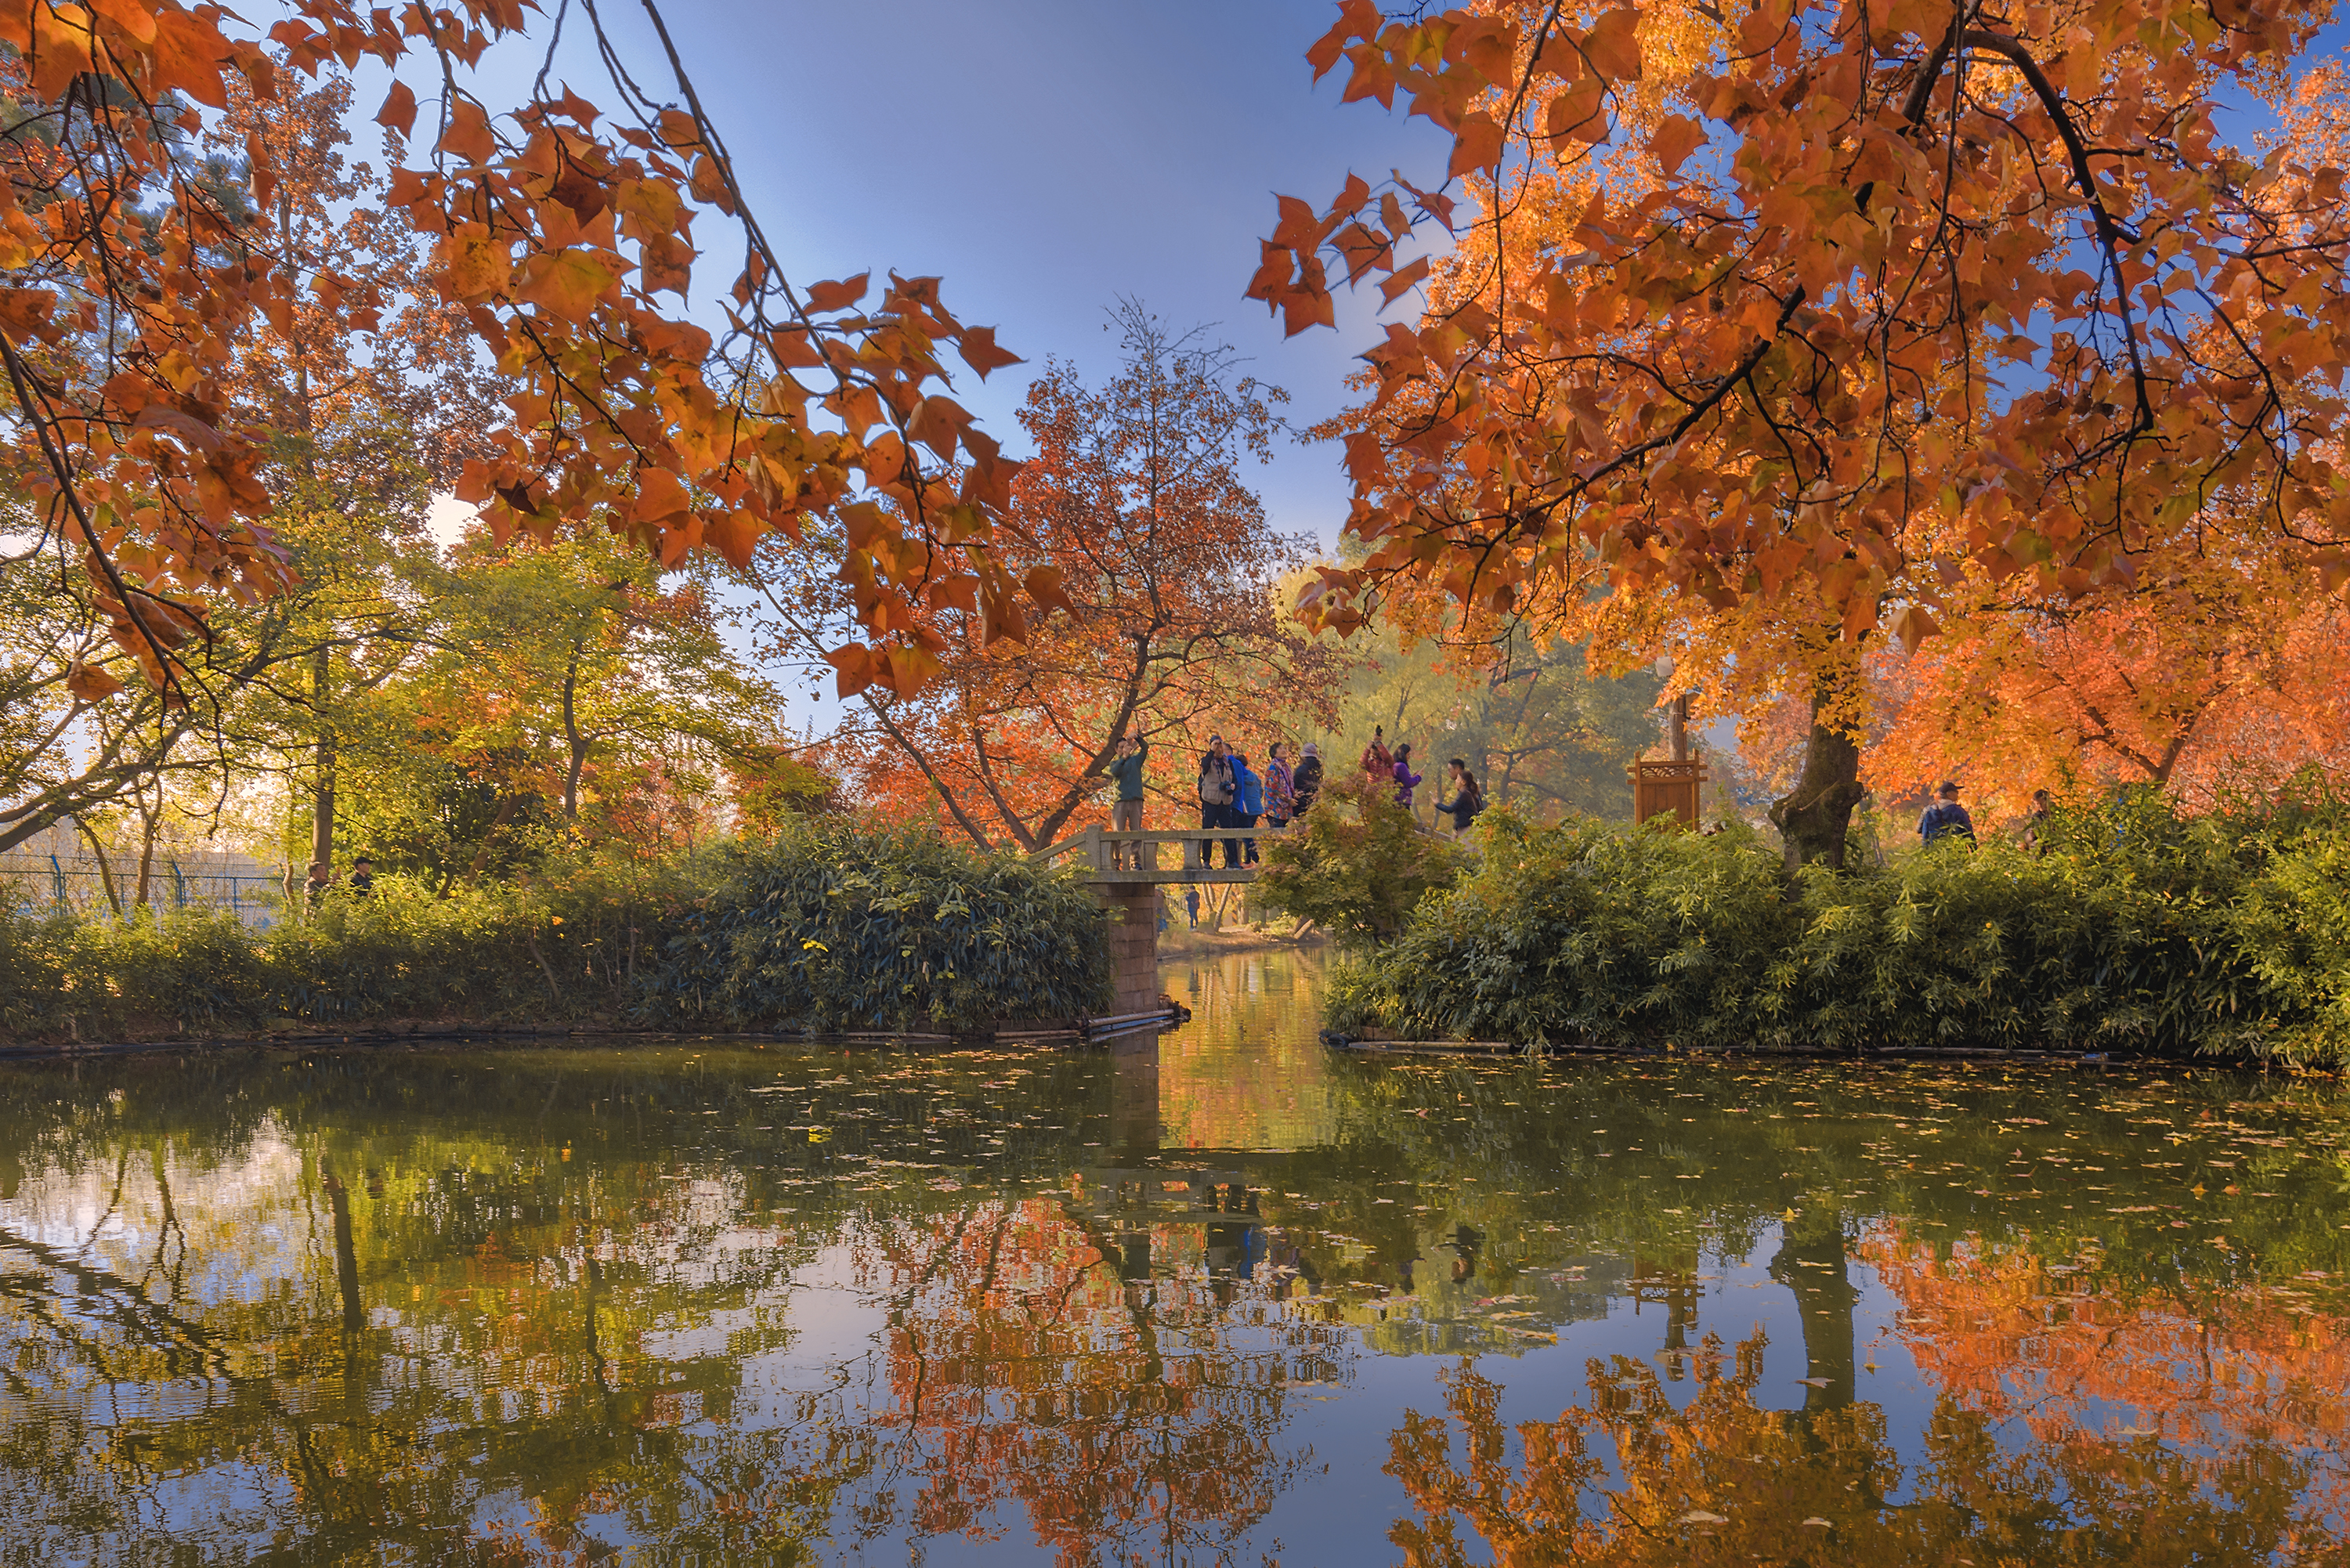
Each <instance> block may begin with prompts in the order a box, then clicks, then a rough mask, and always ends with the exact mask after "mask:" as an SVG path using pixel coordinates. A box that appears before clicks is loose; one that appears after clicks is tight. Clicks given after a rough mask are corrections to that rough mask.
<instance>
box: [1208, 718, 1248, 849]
mask: <svg viewBox="0 0 2350 1568" xmlns="http://www.w3.org/2000/svg"><path fill="white" fill-rule="evenodd" d="M1232 785H1233V779H1232V748H1231V747H1229V746H1227V745H1225V744H1224V738H1223V737H1222V735H1211V736H1209V737H1208V750H1207V753H1206V754H1205V755H1203V756H1201V758H1200V826H1201V827H1233V826H1238V824H1237V823H1235V822H1234V821H1233V820H1232V819H1233V817H1234V816H1235V815H1237V814H1236V813H1235V811H1234V809H1233V806H1232V797H1233V793H1234V792H1233V788H1232ZM1214 858H1215V846H1214V845H1213V844H1203V845H1201V847H1200V864H1201V866H1202V867H1205V866H1207V865H1209V864H1210V863H1211V862H1212V861H1213V860H1214ZM1240 863H1241V841H1240V840H1239V839H1237V838H1227V839H1225V840H1224V864H1225V865H1226V866H1228V867H1232V866H1238V865H1239V864H1240Z"/></svg>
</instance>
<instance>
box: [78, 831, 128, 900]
mask: <svg viewBox="0 0 2350 1568" xmlns="http://www.w3.org/2000/svg"><path fill="white" fill-rule="evenodd" d="M73 825H74V826H75V827H76V828H78V830H79V831H80V833H81V836H82V837H84V838H85V839H88V841H89V855H90V858H91V859H93V860H95V861H97V862H98V885H99V887H100V888H104V889H105V890H106V905H107V908H109V909H112V910H113V911H114V918H115V919H118V920H119V919H122V895H121V894H120V892H118V891H117V890H116V889H115V886H114V867H112V866H110V865H109V864H107V859H106V846H105V845H103V844H101V843H99V837H98V835H97V834H96V833H95V832H93V831H92V830H91V828H90V826H89V824H88V823H87V822H84V821H83V820H82V819H81V818H80V817H78V816H77V817H75V818H74V819H73Z"/></svg>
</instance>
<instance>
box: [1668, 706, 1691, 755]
mask: <svg viewBox="0 0 2350 1568" xmlns="http://www.w3.org/2000/svg"><path fill="white" fill-rule="evenodd" d="M1671 732H1672V740H1673V761H1675V762H1677V763H1685V762H1687V761H1689V694H1688V693H1687V692H1683V693H1682V694H1681V695H1680V696H1679V697H1676V698H1674V699H1673V706H1672V725H1671Z"/></svg>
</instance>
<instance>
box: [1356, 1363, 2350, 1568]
mask: <svg viewBox="0 0 2350 1568" xmlns="http://www.w3.org/2000/svg"><path fill="white" fill-rule="evenodd" d="M1763 1347H1764V1338H1763V1334H1761V1333H1760V1332H1759V1331H1758V1332H1757V1333H1756V1334H1754V1335H1752V1337H1750V1338H1748V1339H1746V1340H1744V1341H1742V1343H1740V1344H1739V1345H1736V1346H1735V1347H1734V1348H1732V1347H1726V1346H1725V1345H1723V1344H1722V1342H1721V1340H1719V1339H1718V1338H1711V1337H1709V1338H1708V1340H1707V1341H1706V1342H1705V1344H1704V1345H1703V1346H1702V1347H1701V1348H1700V1352H1699V1354H1698V1355H1696V1356H1695V1357H1694V1358H1693V1363H1694V1369H1695V1373H1696V1386H1695V1389H1694V1392H1693V1394H1692V1395H1691V1396H1690V1397H1688V1398H1686V1399H1685V1400H1684V1401H1682V1402H1681V1403H1679V1404H1678V1405H1676V1403H1675V1402H1674V1401H1673V1400H1672V1399H1670V1398H1669V1397H1668V1396H1667V1390H1666V1387H1665V1385H1664V1384H1663V1382H1662V1381H1661V1380H1660V1379H1659V1377H1658V1376H1657V1374H1656V1372H1655V1370H1654V1369H1653V1368H1651V1367H1649V1366H1646V1365H1644V1364H1642V1363H1639V1362H1637V1361H1634V1360H1631V1359H1629V1358H1627V1357H1624V1356H1615V1357H1610V1358H1607V1359H1606V1360H1596V1359H1595V1360H1593V1361H1591V1362H1590V1363H1589V1364H1588V1366H1587V1369H1586V1394H1585V1397H1584V1399H1583V1400H1582V1401H1581V1402H1580V1403H1578V1404H1576V1405H1574V1406H1571V1407H1568V1408H1567V1409H1565V1411H1563V1412H1561V1413H1560V1415H1559V1416H1558V1417H1557V1418H1555V1420H1547V1421H1525V1422H1520V1423H1517V1424H1516V1425H1515V1426H1514V1427H1509V1426H1505V1425H1504V1423H1503V1420H1502V1417H1501V1416H1500V1405H1501V1389H1500V1387H1499V1386H1498V1385H1496V1384H1495V1383H1493V1382H1492V1381H1491V1380H1490V1379H1488V1378H1487V1377H1485V1376H1483V1375H1482V1373H1480V1372H1479V1371H1478V1370H1477V1368H1476V1366H1475V1364H1474V1363H1473V1362H1471V1361H1467V1360H1464V1361H1462V1362H1461V1364H1459V1365H1458V1366H1454V1367H1451V1368H1450V1369H1448V1370H1447V1371H1446V1372H1445V1373H1444V1374H1442V1375H1441V1377H1440V1382H1441V1384H1442V1386H1443V1388H1444V1393H1445V1407H1444V1412H1443V1414H1441V1415H1430V1414H1423V1413H1420V1412H1419V1411H1414V1412H1412V1413H1410V1414H1409V1416H1408V1417H1407V1418H1406V1419H1405V1421H1404V1423H1403V1425H1402V1426H1400V1427H1399V1428H1397V1430H1396V1431H1395V1433H1394V1435H1393V1437H1392V1438H1390V1441H1389V1458H1388V1465H1387V1472H1388V1474H1389V1475H1390V1476H1392V1477H1394V1478H1395V1479H1396V1480H1398V1481H1399V1482H1400V1483H1401V1484H1402V1486H1403V1488H1404V1490H1405V1491H1406V1493H1407V1494H1408V1495H1409V1499H1410V1504H1411V1511H1410V1512H1409V1513H1407V1514H1406V1515H1405V1516H1404V1517H1403V1518H1401V1519H1399V1520H1398V1521H1396V1523H1395V1524H1394V1526H1393V1527H1392V1528H1391V1529H1390V1531H1389V1532H1388V1539H1389V1540H1390V1541H1391V1542H1393V1543H1394V1545H1395V1546H1396V1547H1397V1549H1398V1550H1399V1552H1400V1553H1401V1556H1402V1560H1403V1561H1404V1562H1405V1563H1407V1564H1409V1565H1410V1568H1468V1565H1469V1564H1471V1563H1482V1562H1486V1561H1492V1562H1494V1563H1500V1564H1503V1565H1504V1568H1552V1565H1563V1564H1568V1563H1602V1562H1604V1563H1610V1564H1639V1563H1655V1564H1658V1565H1659V1568H1665V1565H1671V1568H1682V1565H1685V1564H1701V1563H1741V1564H1744V1563H1779V1564H1797V1563H1829V1562H1834V1563H1867V1564H1870V1565H1871V1568H1908V1565H1911V1564H1916V1565H1918V1568H1924V1565H1927V1564H1933V1565H1936V1568H1941V1565H1946V1564H1951V1563H1978V1564H1984V1565H1989V1564H1993V1563H2012V1564H2033V1565H2034V1568H2039V1565H2043V1564H2046V1565H2072V1564H2079V1565H2084V1568H2085V1565H2087V1564H2108V1563H2110V1564H2124V1563H2127V1564H2133V1565H2137V1564H2145V1565H2148V1568H2171V1565H2178V1568H2185V1565H2187V1564H2210V1565H2213V1568H2218V1565H2221V1564H2229V1565H2233V1564H2243V1563H2299V1564H2322V1563H2342V1562H2345V1561H2350V1553H2346V1552H2345V1545H2344V1543H2343V1542H2342V1540H2341V1538H2340V1536H2339V1533H2338V1532H2336V1531H2335V1530H2334V1529H2333V1528H2331V1525H2332V1523H2333V1522H2334V1520H2333V1519H2330V1518H2329V1509H2330V1503H2329V1501H2327V1500H2326V1499H2325V1498H2324V1496H2323V1495H2322V1494H2320V1495H2313V1493H2312V1490H2311V1489H2310V1485H2309V1483H2310V1481H2311V1479H2312V1469H2313V1462H2312V1460H2311V1458H2310V1456H2309V1455H2308V1453H2307V1451H2306V1450H2303V1449H2296V1448H2294V1447H2293V1446H2292V1445H2291V1444H2290V1443H2289V1442H2286V1441H2281V1440H2280V1439H2279V1438H2277V1437H2276V1436H2272V1435H2268V1434H2258V1433H2245V1434H2241V1435H2240V1436H2239V1437H2238V1438H2237V1440H2236V1441H2234V1442H2233V1443H2231V1444H2230V1449H2229V1451H2228V1452H2226V1453H2225V1454H2223V1455H2219V1456H2204V1455H2197V1454H2189V1453H2182V1452H2179V1451H2177V1450H2173V1449H2164V1448H2161V1447H2158V1446H2153V1445H2150V1444H2147V1443H2144V1442H2138V1443H2131V1442H2128V1441H2123V1440H2112V1439H2107V1440H2098V1439H2096V1438H2093V1437H2092V1436H2090V1435H2089V1434H2088V1433H2087V1432H2085V1431H2083V1430H2080V1429H2078V1428H2075V1429H2074V1430H2072V1431H2071V1432H2069V1433H2067V1434H2065V1435H2064V1436H2062V1437H2054V1438H2045V1437H2037V1436H2036V1437H2035V1440H2033V1441H2031V1442H2028V1443H2024V1444H2021V1445H2019V1444H2017V1443H2015V1442H2014V1441H2013V1440H2012V1435H2011V1434H2009V1433H2006V1432H2003V1431H2002V1430H2001V1429H2000V1428H1999V1427H1998V1424H1997V1423H1996V1422H1995V1421H1994V1420H1993V1419H1991V1417H1988V1416H1987V1415H1986V1414H1984V1413H1983V1412H1981V1411H1979V1410H1974V1409H1970V1408H1969V1407H1967V1406H1966V1405H1965V1404H1964V1403H1963V1402H1962V1401H1961V1400H1959V1399H1956V1398H1952V1397H1947V1396H1946V1397H1944V1398H1942V1399H1941V1400H1940V1401H1939V1403H1938V1404H1937V1405H1936V1407H1935V1408H1934V1413H1933V1417H1932V1419H1931V1420H1930V1422H1929V1425H1928V1427H1927V1429H1926V1430H1925V1431H1924V1432H1923V1433H1922V1434H1920V1435H1919V1437H1918V1439H1917V1442H1918V1447H1917V1450H1916V1452H1917V1458H1916V1459H1915V1461H1914V1462H1913V1463H1908V1464H1905V1463H1904V1462H1903V1461H1902V1459H1901V1458H1900V1456H1899V1453H1898V1451H1897V1448H1896V1445H1895V1443H1894V1442H1893V1440H1892V1438H1890V1436H1889V1435H1888V1432H1887V1422H1886V1416H1885V1413H1884V1412H1883V1411H1882V1410H1880V1409H1879V1408H1878V1407H1877V1406H1875V1405H1873V1404H1869V1403H1866V1402H1856V1403H1849V1404H1845V1405H1841V1406H1836V1407H1813V1408H1807V1409H1803V1410H1793V1411H1790V1410H1781V1409H1772V1408H1768V1407H1766V1406H1765V1404H1764V1403H1763V1394H1762V1391H1761V1389H1760V1388H1759V1387H1758V1384H1759V1382H1760V1379H1761V1376H1762V1367H1763Z"/></svg>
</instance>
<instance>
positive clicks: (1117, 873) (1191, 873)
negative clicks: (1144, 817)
mask: <svg viewBox="0 0 2350 1568" xmlns="http://www.w3.org/2000/svg"><path fill="white" fill-rule="evenodd" d="M1287 831H1288V830H1287V829H1285V828H1273V827H1248V828H1240V827H1215V828H1201V827H1185V828H1178V829H1175V830H1172V831H1168V830H1163V829H1162V830H1159V831H1155V832H1138V833H1121V832H1117V831H1114V830H1112V829H1110V828H1107V827H1088V828H1087V829H1086V830H1085V831H1084V832H1083V833H1080V834H1078V835H1077V836H1076V837H1075V838H1066V839H1063V840H1062V841H1061V842H1060V843H1058V844H1054V845H1048V846H1045V848H1043V849H1039V850H1038V851H1036V853H1035V854H1034V855H1032V856H1030V857H1029V858H1030V859H1031V860H1034V861H1035V862H1036V863H1037V864H1039V865H1042V866H1050V865H1053V864H1054V863H1055V862H1056V861H1059V860H1061V859H1064V858H1073V859H1076V860H1077V861H1078V863H1079V865H1080V866H1081V867H1082V868H1083V869H1084V871H1085V879H1086V880H1087V882H1090V883H1094V884H1097V885H1099V886H1103V887H1148V886H1152V885H1155V884H1159V883H1168V882H1189V883H1211V882H1253V881H1255V880H1256V873H1257V867H1253V866H1237V867H1234V866H1211V865H1209V864H1208V861H1209V859H1210V858H1211V857H1212V856H1214V855H1216V854H1218V853H1219V852H1218V851H1217V850H1216V848H1215V846H1216V845H1218V844H1220V843H1222V841H1223V840H1225V839H1227V838H1230V839H1234V840H1239V841H1243V842H1245V841H1247V840H1251V839H1253V840H1255V842H1256V846H1257V851H1258V853H1259V854H1263V851H1264V849H1265V848H1266V846H1268V845H1269V844H1271V843H1277V842H1279V840H1280V839H1281V837H1282V836H1283V834H1284V833H1285V832H1287ZM1167 845H1173V846H1177V854H1176V856H1175V857H1173V858H1175V859H1177V860H1179V861H1180V864H1178V865H1173V866H1161V865H1160V864H1159V861H1160V860H1161V859H1162V858H1166V857H1163V856H1162V855H1161V853H1160V850H1161V847H1162V846H1167Z"/></svg>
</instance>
